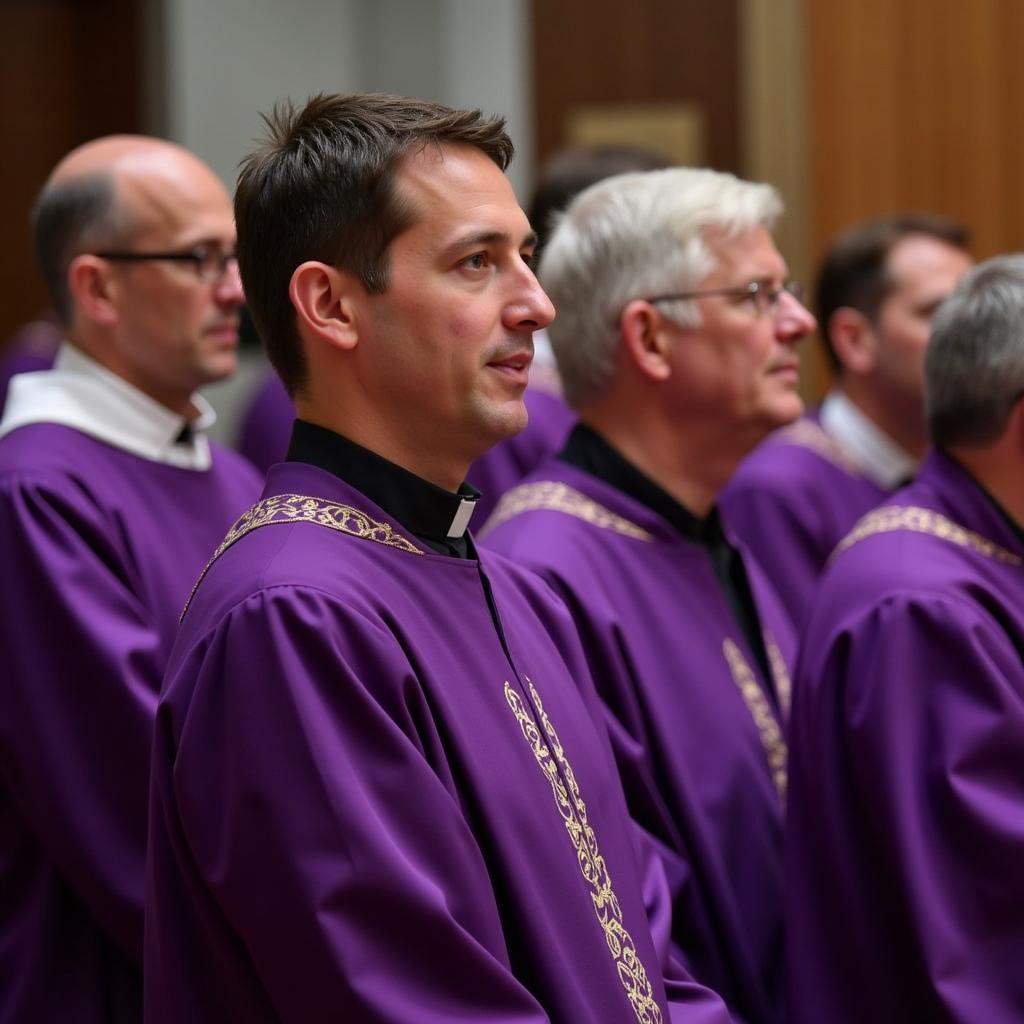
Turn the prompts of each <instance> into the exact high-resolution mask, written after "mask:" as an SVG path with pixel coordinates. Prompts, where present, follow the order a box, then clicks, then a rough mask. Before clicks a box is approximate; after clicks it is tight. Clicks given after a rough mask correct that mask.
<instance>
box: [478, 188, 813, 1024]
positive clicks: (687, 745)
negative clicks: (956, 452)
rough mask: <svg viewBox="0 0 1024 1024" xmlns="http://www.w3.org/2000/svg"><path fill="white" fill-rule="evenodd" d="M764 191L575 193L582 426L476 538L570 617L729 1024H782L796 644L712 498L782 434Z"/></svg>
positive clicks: (676, 928)
mask: <svg viewBox="0 0 1024 1024" xmlns="http://www.w3.org/2000/svg"><path fill="white" fill-rule="evenodd" d="M781 209H782V202H781V199H780V198H779V196H778V194H777V193H776V192H775V190H774V189H773V188H771V187H770V186H768V185H764V184H755V183H753V182H747V181H740V180H739V179H738V178H736V177H734V176H733V175H731V174H722V173H719V172H717V171H711V170H704V169H693V168H670V169H668V170H661V171H650V172H646V173H642V174H623V175H619V176H617V177H613V178H609V179H607V180H606V181H603V182H601V183H599V184H597V185H594V186H593V187H592V188H590V189H587V190H586V191H585V192H583V193H581V194H580V195H579V196H578V197H577V198H576V200H575V201H574V202H573V204H572V205H571V206H570V207H569V210H568V212H567V213H566V215H565V217H564V218H563V219H562V220H561V221H560V223H559V225H558V227H557V228H556V229H555V231H554V234H553V235H552V236H551V239H550V241H549V242H548V245H547V248H546V249H545V251H544V256H543V259H542V262H541V270H540V274H541V280H542V282H543V284H544V287H545V288H547V289H548V290H549V292H550V294H551V296H552V297H553V299H554V300H555V302H556V303H557V306H558V318H557V319H556V320H555V322H554V323H553V324H552V325H551V340H552V343H553V345H554V348H555V353H556V355H557V357H558V365H559V368H560V370H561V372H562V379H563V381H564V383H565V389H566V396H567V397H568V399H569V401H570V402H571V403H572V405H573V407H574V408H575V409H576V410H577V411H578V412H579V415H580V424H579V425H578V426H577V427H576V428H575V429H574V430H573V432H572V434H570V436H569V439H568V442H567V443H566V445H565V447H564V448H563V449H562V451H561V452H560V453H559V454H558V455H557V456H556V457H552V458H550V459H548V460H547V461H546V462H544V463H543V464H542V465H540V466H539V467H537V469H536V470H535V471H534V472H533V473H531V474H530V475H529V476H528V477H527V478H526V479H525V480H524V481H523V482H522V483H521V484H520V485H519V486H518V487H515V488H513V489H512V490H511V491H510V492H509V493H508V494H507V495H506V496H505V497H504V498H503V499H502V501H501V503H500V504H499V505H498V508H497V510H496V512H495V513H494V516H493V517H492V519H491V521H490V524H489V526H488V531H487V533H486V535H485V538H484V540H483V543H484V546H485V547H493V549H494V550H496V551H498V552H500V553H501V554H504V555H506V556H508V557H509V558H511V559H513V560H514V561H515V562H516V563H517V564H519V565H523V566H525V567H527V568H530V569H533V570H534V571H535V572H537V573H538V574H539V575H540V576H542V577H543V578H544V579H545V580H546V581H547V582H548V583H549V584H550V585H551V586H552V588H553V589H554V590H555V591H556V592H557V593H558V594H559V595H560V596H561V597H563V598H564V600H565V601H566V604H567V605H568V606H569V608H570V610H571V611H572V613H573V618H574V620H575V621H576V624H577V628H578V629H579V631H580V634H581V636H582V637H583V640H584V649H585V650H586V653H587V657H588V659H589V663H590V669H591V672H592V674H593V677H594V681H595V683H596V684H597V690H598V692H599V694H600V695H601V697H602V699H603V701H604V705H605V709H606V714H607V717H608V720H609V722H610V732H611V737H612V745H613V748H614V751H615V754H616V758H617V761H618V765H619V770H620V772H621V775H622V779H623V783H624V785H625V790H626V797H627V800H628V801H629V805H630V808H631V810H632V812H633V815H634V817H635V818H636V820H637V821H638V822H639V823H640V824H641V825H643V826H644V827H645V828H646V829H647V830H648V832H650V833H651V834H653V835H654V836H655V838H656V839H657V840H658V842H659V851H660V853H661V856H662V858H663V862H664V864H665V866H666V874H667V875H668V877H669V878H670V879H671V880H672V881H673V882H674V883H675V888H674V891H673V896H674V898H675V905H674V914H673V933H672V934H673V939H674V940H675V942H676V944H677V947H678V949H679V951H680V952H681V954H682V956H683V958H684V959H685V962H686V964H687V966H688V967H689V968H690V970H691V971H692V973H693V975H694V977H695V978H696V979H697V980H698V981H701V982H703V983H704V984H706V985H709V986H710V987H711V988H713V989H714V990H715V991H716V992H718V993H719V995H721V996H722V998H723V999H724V1000H725V1002H726V1003H727V1005H728V1006H729V1008H730V1010H731V1011H732V1012H733V1013H735V1014H736V1015H737V1017H739V1019H741V1020H744V1021H758V1022H759V1024H775V1022H781V1021H784V1020H785V1006H784V999H783V981H784V978H783V971H782V958H781V951H782V924H783V920H782V820H783V809H784V803H785V792H786V741H785V724H786V716H787V713H788V697H789V675H788V669H787V662H788V661H789V660H790V659H791V658H792V655H793V648H794V637H793V629H792V625H791V624H790V622H789V621H788V618H787V616H786V614H785V612H784V611H783V609H782V606H781V604H780V602H779V599H778V597H777V596H776V595H775V593H774V591H773V590H772V587H771V584H770V582H769V581H768V580H767V579H765V577H764V574H763V573H762V572H761V571H760V569H759V567H758V566H757V564H756V562H754V561H753V560H752V559H750V558H748V557H747V555H746V553H745V552H744V551H743V549H742V548H741V547H739V546H738V545H736V544H735V543H734V542H733V541H732V539H731V538H730V537H729V536H728V535H727V534H726V533H725V532H724V531H723V530H722V525H721V522H720V521H719V517H718V512H717V510H716V508H715V501H716V497H717V494H718V492H719V491H720V490H721V489H722V487H723V486H724V485H725V483H726V482H727V481H728V479H729V475H730V474H731V473H732V471H733V470H734V468H735V467H736V465H737V464H738V463H739V461H740V459H742V458H743V456H744V455H745V454H746V453H747V452H748V451H750V449H751V448H752V447H753V446H754V445H755V444H756V443H757V442H758V441H759V440H760V439H761V438H762V437H764V435H765V434H766V433H767V432H768V431H769V430H771V429H773V428H775V427H778V426H780V425H781V424H784V423H789V422H791V421H792V420H794V419H796V418H797V417H798V416H799V415H800V414H801V412H802V411H803V403H802V402H801V400H800V396H799V395H798V394H797V391H796V383H797V381H796V368H797V357H796V352H795V351H794V350H795V347H796V345H797V344H798V343H799V342H800V341H801V339H803V338H804V337H806V336H807V334H809V333H810V331H811V330H813V328H814V318H813V317H812V316H811V315H810V313H808V311H807V310H806V309H805V308H804V307H803V305H802V304H801V303H800V301H799V299H798V297H797V295H796V294H795V291H796V289H794V288H793V286H792V285H790V284H788V283H787V281H786V264H785V261H784V260H783V258H782V256H781V254H780V253H779V252H778V250H777V249H776V248H775V245H774V243H773V241H772V236H771V227H772V226H773V224H774V222H775V219H776V217H777V216H778V215H779V213H780V212H781Z"/></svg>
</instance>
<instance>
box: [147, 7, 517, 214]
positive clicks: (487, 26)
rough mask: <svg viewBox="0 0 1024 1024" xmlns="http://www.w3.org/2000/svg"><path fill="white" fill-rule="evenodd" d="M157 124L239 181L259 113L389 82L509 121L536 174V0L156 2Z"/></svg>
mask: <svg viewBox="0 0 1024 1024" xmlns="http://www.w3.org/2000/svg"><path fill="white" fill-rule="evenodd" d="M152 10H153V11H154V15H153V18H154V21H153V23H152V25H151V31H150V38H151V45H150V49H151V51H152V54H153V59H152V60H151V62H150V64H151V73H150V90H151V93H152V94H153V96H154V97H156V99H154V100H153V102H152V104H151V106H152V109H154V110H155V111H157V113H155V114H154V118H155V119H158V120H159V121H160V122H161V123H160V124H159V125H158V126H157V127H156V128H155V129H154V130H159V131H161V132H162V133H163V134H166V135H168V136H169V137H170V138H173V139H175V140H176V141H178V142H181V143H182V144H183V145H185V146H187V147H188V148H189V149H192V150H193V151H195V152H196V153H198V154H199V155H200V156H202V157H203V158H204V159H205V160H207V162H209V163H210V164H211V166H213V168H214V169H215V170H216V171H217V173H218V174H219V175H220V176H221V177H222V178H223V179H224V181H225V183H226V184H228V185H229V187H230V186H233V184H234V179H235V174H236V165H237V163H238V161H239V160H240V159H241V157H242V156H244V154H245V153H247V152H248V151H249V150H250V149H251V148H252V140H253V139H254V138H256V137H257V136H258V135H259V134H260V121H259V116H258V113H259V111H261V110H267V109H269V108H270V107H271V106H272V105H273V103H274V101H275V100H277V99H279V98H281V97H283V96H290V97H292V98H293V99H295V100H298V101H299V102H301V101H303V100H304V99H305V98H306V97H307V96H308V95H310V94H311V93H314V92H321V91H324V92H343V91H362V90H365V91H386V92H397V93H405V94H409V95H415V96H422V97H424V98H427V99H435V100H439V101H440V102H442V103H448V104H451V105H453V106H474V107H481V108H482V109H483V110H485V111H486V112H488V113H500V114H503V115H505V116H506V117H507V118H508V121H509V129H510V132H511V134H512V138H513V140H514V141H515V143H516V150H517V158H516V161H515V164H514V165H513V170H512V174H511V177H512V181H513V184H514V185H515V187H516V190H517V192H518V193H519V195H520V196H521V197H524V196H525V192H524V190H525V189H526V188H528V187H529V185H530V182H531V179H532V136H533V124H532V120H531V117H530V111H531V99H530V80H531V69H530V66H529V63H528V60H529V21H528V19H529V8H528V0H291V2H282V0H162V2H161V3H160V4H159V5H157V6H155V7H153V8H152Z"/></svg>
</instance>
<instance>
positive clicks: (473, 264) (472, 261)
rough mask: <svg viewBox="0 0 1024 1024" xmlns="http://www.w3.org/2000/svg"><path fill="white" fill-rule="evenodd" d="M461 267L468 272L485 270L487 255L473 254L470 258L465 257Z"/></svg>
mask: <svg viewBox="0 0 1024 1024" xmlns="http://www.w3.org/2000/svg"><path fill="white" fill-rule="evenodd" d="M462 265H463V266H464V267H466V268H467V269H468V270H486V269H487V265H488V259H487V253H485V252H475V253H473V255H472V256H467V257H466V258H465V259H464V260H463V261H462Z"/></svg>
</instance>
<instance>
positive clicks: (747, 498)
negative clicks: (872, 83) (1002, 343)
mask: <svg viewBox="0 0 1024 1024" xmlns="http://www.w3.org/2000/svg"><path fill="white" fill-rule="evenodd" d="M967 243H968V237H967V232H966V231H965V230H964V228H962V227H961V226H960V225H958V224H955V223H953V222H952V221H949V220H947V219H946V218H944V217H939V216H936V215H933V214H920V213H911V214H895V215H891V216H885V217H880V218H877V219H874V220H869V221H864V222H862V223H859V224H856V225H854V226H853V227H851V228H849V229H848V230H847V231H846V232H844V233H843V234H842V235H840V237H839V238H838V239H837V240H836V242H835V243H834V244H833V246H832V247H831V249H830V250H829V251H828V253H827V254H826V256H825V259H824V261H823V263H822V266H821V270H820V272H819V277H818V285H817V289H816V292H817V294H816V300H817V312H818V318H819V320H820V322H821V337H822V341H823V342H824V347H825V352H826V354H827V356H828V360H829V364H830V366H831V368H832V370H833V372H834V373H835V375H836V387H835V389H834V390H833V391H832V392H831V393H830V394H829V395H828V396H827V397H826V398H825V401H824V402H823V403H822V405H821V407H820V408H819V409H816V410H814V411H813V412H812V413H811V414H809V415H808V416H806V417H804V418H803V419H801V420H798V421H797V422H796V423H794V424H792V425H791V426H788V427H784V428H783V429H781V430H779V431H777V432H775V433H774V434H773V435H772V436H771V437H770V438H768V439H767V440H766V441H765V442H764V444H762V445H760V446H759V447H758V448H757V450H756V451H754V452H753V453H752V454H751V455H750V456H749V458H747V459H746V460H745V461H744V462H743V464H742V465H741V466H740V467H739V469H738V470H737V472H736V474H735V475H734V476H733V478H732V480H731V481H730V483H729V486H728V487H727V488H726V489H725V492H724V493H723V495H722V515H723V516H724V517H725V519H726V521H727V522H728V524H729V525H730V527H731V528H732V529H734V530H735V531H736V533H737V534H738V535H739V537H740V538H742V540H743V541H744V542H745V543H746V544H747V545H748V547H749V548H750V550H751V551H752V552H753V553H754V554H755V555H756V556H757V557H758V559H759V560H760V562H761V564H762V565H763V566H764V568H765V569H766V570H767V571H768V572H769V573H770V574H771V576H772V579H773V580H774V581H775V583H776V586H777V587H778V591H779V594H780V596H781V597H782V599H783V601H784V602H785V604H786V607H787V608H788V610H789V613H790V615H791V616H792V618H793V621H794V623H796V625H797V626H798V627H799V626H800V623H801V622H802V621H803V618H804V616H805V615H806V613H807V611H808V609H809V608H810V606H811V601H812V599H813V595H814V590H815V587H816V585H817V580H818V576H819V575H820V574H821V571H822V570H823V569H824V567H825V563H826V561H827V560H828V557H829V555H830V554H831V553H832V551H833V549H834V548H835V546H836V545H837V544H838V543H839V541H840V540H842V538H843V537H844V536H845V535H846V533H847V531H848V530H849V529H850V527H851V526H853V524H854V523H855V522H856V521H857V520H858V519H859V518H860V517H861V516H862V515H863V514H864V513H865V512H868V511H869V510H870V509H872V508H874V507H875V505H877V504H878V503H879V502H881V501H883V500H884V499H885V498H886V497H888V496H889V495H890V494H891V493H892V492H893V491H894V490H895V489H896V488H897V487H899V486H901V485H902V484H904V483H906V482H907V481H908V480H909V479H910V477H912V476H913V474H914V472H915V470H916V468H917V464H918V462H919V460H920V458H921V456H922V455H923V454H924V451H925V448H926V447H927V443H928V442H927V437H926V435H925V431H924V413H923V370H922V367H923V360H924V352H925V347H926V345H927V343H928V334H929V330H930V324H931V317H932V314H933V313H934V312H935V309H936V308H937V306H938V305H939V303H940V302H941V301H942V299H944V298H945V297H946V296H947V295H948V294H949V293H950V292H951V291H952V290H953V287H954V286H955V285H956V282H957V281H958V280H959V279H960V277H961V276H962V275H963V274H964V273H965V272H966V270H967V269H968V267H970V265H971V259H970V256H969V255H968V253H967Z"/></svg>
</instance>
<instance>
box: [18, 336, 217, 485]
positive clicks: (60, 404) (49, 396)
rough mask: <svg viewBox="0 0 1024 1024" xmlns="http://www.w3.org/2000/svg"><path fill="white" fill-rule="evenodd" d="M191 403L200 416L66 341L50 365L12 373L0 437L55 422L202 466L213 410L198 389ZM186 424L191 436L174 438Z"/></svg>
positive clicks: (136, 451)
mask: <svg viewBox="0 0 1024 1024" xmlns="http://www.w3.org/2000/svg"><path fill="white" fill-rule="evenodd" d="M192 404H193V405H194V406H195V407H196V409H197V410H198V411H199V416H198V418H197V419H195V420H191V421H190V420H187V419H185V418H184V417H183V416H179V415H178V414H177V413H174V412H171V410H170V409H168V408H166V407H165V406H163V405H161V404H160V403H159V402H157V401H154V400H153V399H152V398H150V397H149V395H145V394H143V393H142V392H141V391H139V389H138V388H136V387H134V386H132V385H131V384H129V383H128V382H127V381H126V380H123V379H122V378H121V377H118V376H117V375H116V374H114V373H111V372H110V371H109V370H108V369H106V368H105V367H103V366H101V365H100V364H99V363H97V362H96V360H95V359H92V358H90V357H89V356H87V355H86V354H85V353H84V352H82V351H80V350H79V349H77V348H75V347H74V346H73V345H71V344H69V343H68V342H64V343H63V344H62V345H61V347H60V348H59V349H58V351H57V359H56V361H55V362H54V365H53V369H52V370H40V371H39V372H37V373H20V374H17V375H16V376H14V377H12V378H11V383H10V388H9V390H8V393H7V404H6V406H5V408H4V415H3V420H0V437H3V436H5V435H6V434H9V433H11V431H13V430H17V429H18V428H19V427H24V426H28V425H29V424H31V423H58V424H60V425H61V426H65V427H72V428H74V429H75V430H79V431H81V432H82V433H83V434H88V435H89V436H90V437H95V438H96V439H97V440H99V441H104V442H105V443H107V444H110V445H113V446H114V447H115V448H121V449H123V450H124V451H126V452H131V453H132V454H133V455H139V456H141V457H142V458H144V459H149V460H150V461H151V462H163V463H166V464H167V465H170V466H178V467H179V468H181V469H198V470H206V469H209V468H210V465H211V462H212V459H211V456H210V443H209V441H208V440H207V439H206V436H205V435H204V434H203V431H204V430H207V429H209V427H210V426H212V425H213V423H214V422H215V421H216V419H217V414H216V413H215V412H214V411H213V407H212V406H211V405H210V403H209V402H207V401H206V399H205V398H203V397H202V395H199V394H194V395H193V396H192ZM185 426H191V428H192V437H191V439H190V440H189V441H186V442H182V443H180V444H176V443H175V441H176V439H177V438H178V437H179V436H180V435H181V432H182V430H183V429H184V427H185Z"/></svg>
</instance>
